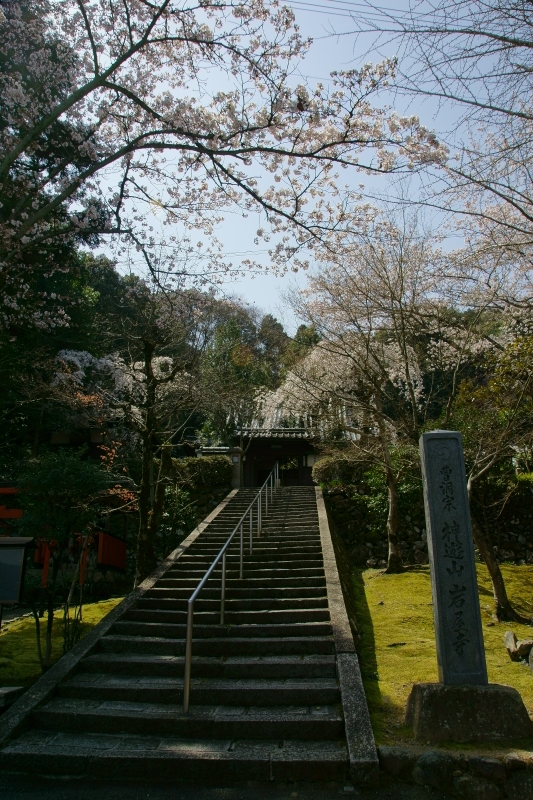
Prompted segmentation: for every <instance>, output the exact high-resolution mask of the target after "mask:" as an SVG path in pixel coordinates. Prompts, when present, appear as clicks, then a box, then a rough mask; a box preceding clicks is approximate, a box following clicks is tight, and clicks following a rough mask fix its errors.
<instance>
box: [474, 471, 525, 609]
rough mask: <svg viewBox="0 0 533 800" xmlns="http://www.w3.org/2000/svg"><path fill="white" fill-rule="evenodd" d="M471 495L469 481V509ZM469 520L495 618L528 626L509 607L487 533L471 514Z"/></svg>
mask: <svg viewBox="0 0 533 800" xmlns="http://www.w3.org/2000/svg"><path fill="white" fill-rule="evenodd" d="M471 495H472V481H471V480H469V481H468V499H469V502H470V508H472V497H471ZM471 518H472V535H473V537H474V542H475V544H476V547H477V549H478V550H479V554H480V556H481V558H482V559H483V561H484V562H485V566H486V567H487V570H488V572H489V575H490V579H491V581H492V592H493V595H494V603H495V611H496V616H497V618H498V619H499V620H500V621H501V620H508V621H511V620H512V621H514V622H522V623H524V624H526V625H527V624H529V623H530V622H531V620H530V619H528V618H527V617H522V616H521V615H520V614H519V613H518V612H517V611H515V610H514V608H513V607H512V605H511V602H510V600H509V598H508V597H507V590H506V588H505V581H504V579H503V575H502V572H501V569H500V565H499V564H498V562H497V561H496V558H495V556H494V550H493V549H492V541H491V538H490V534H489V532H488V531H487V530H483V528H482V527H481V526H480V525H479V523H478V522H477V520H476V519H475V518H474V515H473V514H471Z"/></svg>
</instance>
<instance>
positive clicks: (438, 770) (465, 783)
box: [378, 746, 533, 800]
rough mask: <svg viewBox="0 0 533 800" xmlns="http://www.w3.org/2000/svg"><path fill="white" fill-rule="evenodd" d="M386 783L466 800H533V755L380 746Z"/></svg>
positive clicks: (383, 775) (381, 766) (379, 751)
mask: <svg viewBox="0 0 533 800" xmlns="http://www.w3.org/2000/svg"><path fill="white" fill-rule="evenodd" d="M378 756H379V765H380V771H381V776H382V779H383V782H384V783H387V782H396V781H398V779H400V780H402V781H405V782H406V783H413V784H418V785H419V786H426V787H432V788H434V789H438V790H440V791H442V792H444V793H445V794H446V796H447V797H453V798H461V799H462V798H464V800H500V799H501V800H504V798H508V800H532V798H533V753H531V754H530V757H528V756H529V754H528V756H526V755H524V754H523V753H522V754H519V753H508V754H507V755H505V756H504V757H502V758H494V757H491V756H486V755H473V754H470V755H469V754H468V753H451V752H446V751H443V750H425V751H423V750H421V749H418V750H417V749H414V748H408V747H386V746H381V747H378Z"/></svg>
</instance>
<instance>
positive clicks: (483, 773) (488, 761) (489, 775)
mask: <svg viewBox="0 0 533 800" xmlns="http://www.w3.org/2000/svg"><path fill="white" fill-rule="evenodd" d="M468 767H469V769H470V772H474V773H475V774H476V775H479V777H480V778H486V779H487V780H488V781H494V782H495V783H504V782H505V777H506V774H505V767H504V765H503V764H502V762H501V761H498V759H497V758H482V757H481V756H472V757H471V758H469V759H468Z"/></svg>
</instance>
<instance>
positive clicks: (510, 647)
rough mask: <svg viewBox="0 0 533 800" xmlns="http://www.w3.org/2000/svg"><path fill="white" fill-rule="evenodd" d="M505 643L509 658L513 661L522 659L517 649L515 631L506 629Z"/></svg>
mask: <svg viewBox="0 0 533 800" xmlns="http://www.w3.org/2000/svg"><path fill="white" fill-rule="evenodd" d="M503 643H504V645H505V649H506V650H507V652H508V653H509V658H510V659H511V661H520V656H519V655H518V650H517V649H516V636H515V635H514V633H513V631H505V633H504V635H503Z"/></svg>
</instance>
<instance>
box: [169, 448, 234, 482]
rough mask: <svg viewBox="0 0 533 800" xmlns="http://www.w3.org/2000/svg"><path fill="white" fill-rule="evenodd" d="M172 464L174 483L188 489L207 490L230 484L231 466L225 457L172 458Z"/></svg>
mask: <svg viewBox="0 0 533 800" xmlns="http://www.w3.org/2000/svg"><path fill="white" fill-rule="evenodd" d="M172 464H173V467H174V476H175V478H176V481H177V482H178V483H181V484H182V485H184V486H188V487H189V488H190V489H193V490H194V489H209V488H211V487H214V486H229V485H230V484H231V476H232V472H233V465H232V463H231V461H230V459H229V458H228V457H227V456H198V458H194V457H189V458H181V459H178V458H173V459H172Z"/></svg>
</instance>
